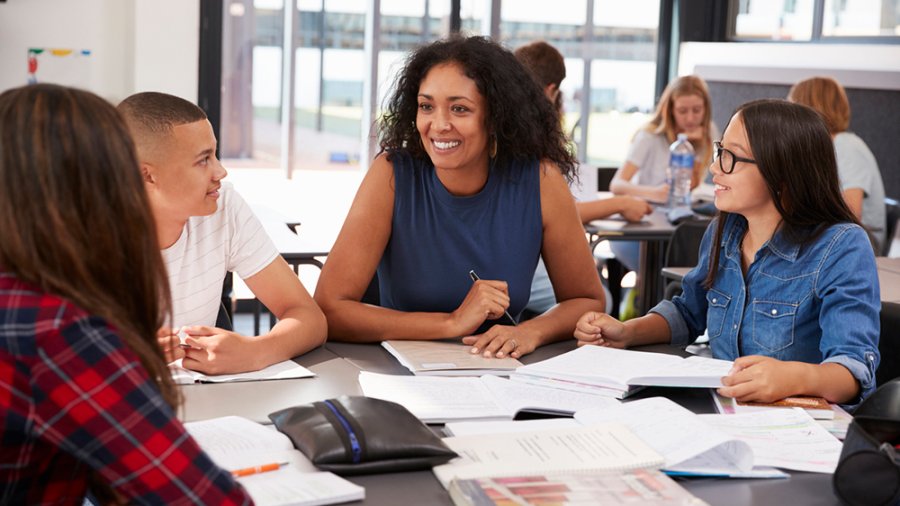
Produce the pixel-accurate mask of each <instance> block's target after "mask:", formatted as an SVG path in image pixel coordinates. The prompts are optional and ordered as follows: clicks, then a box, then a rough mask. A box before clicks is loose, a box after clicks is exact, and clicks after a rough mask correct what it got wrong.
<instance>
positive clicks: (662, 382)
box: [510, 346, 732, 398]
mask: <svg viewBox="0 0 900 506" xmlns="http://www.w3.org/2000/svg"><path fill="white" fill-rule="evenodd" d="M731 367H732V362H730V361H727V360H716V359H713V358H705V357H699V356H691V357H688V358H682V357H679V356H676V355H667V354H664V353H650V352H644V351H633V350H619V349H615V348H605V347H601V346H582V347H581V348H578V349H576V350H572V351H570V352H567V353H563V354H562V355H557V356H555V357H553V358H549V359H547V360H544V361H541V362H536V363H533V364H528V365H525V366H522V367H520V368H518V369H516V372H515V373H514V374H511V375H510V379H512V380H518V381H524V382H527V383H532V384H537V385H543V386H551V387H555V388H560V389H565V390H575V391H580V392H587V393H593V394H598V395H608V396H610V397H616V398H623V397H625V396H627V395H628V394H630V393H632V392H634V391H635V390H637V389H638V388H641V387H642V386H667V387H700V388H703V387H706V388H715V387H720V386H722V377H723V376H727V375H728V373H729V371H730V370H731Z"/></svg>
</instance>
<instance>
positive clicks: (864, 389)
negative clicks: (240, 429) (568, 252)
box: [575, 100, 881, 405]
mask: <svg viewBox="0 0 900 506" xmlns="http://www.w3.org/2000/svg"><path fill="white" fill-rule="evenodd" d="M715 155H716V157H715V160H714V161H713V163H712V164H711V165H710V172H711V173H712V175H713V183H715V186H716V207H717V208H718V209H719V211H720V213H719V217H718V218H717V219H716V220H714V221H713V223H712V224H711V225H710V227H709V229H707V231H706V234H705V236H704V238H703V242H702V244H701V246H700V260H699V262H698V263H697V267H696V268H694V269H693V270H692V271H691V272H690V273H689V274H688V275H686V276H685V278H684V280H683V287H684V293H683V294H682V295H681V296H679V297H676V298H675V299H674V300H672V301H663V302H661V303H659V304H658V305H657V306H656V307H654V308H653V309H652V310H651V311H650V314H648V315H647V316H644V317H641V318H636V319H633V320H629V321H627V322H625V323H622V322H619V321H618V320H616V319H614V318H612V317H610V316H609V315H606V314H601V313H595V312H591V313H586V314H584V315H583V316H582V317H581V319H580V320H579V321H578V324H577V326H576V330H575V337H576V338H577V339H578V340H579V343H578V344H579V345H583V344H595V345H600V346H612V347H616V348H624V347H627V346H637V345H643V344H653V343H665V342H670V343H671V344H673V345H676V346H685V345H687V344H689V343H690V342H693V341H694V340H695V339H696V338H697V336H699V335H700V334H702V333H703V331H704V330H706V331H707V333H708V335H709V339H710V348H711V349H712V353H713V356H714V357H716V358H721V359H727V360H734V368H733V369H732V370H731V372H730V374H729V375H728V376H726V377H724V378H723V379H722V384H723V385H724V386H723V387H722V388H720V389H719V393H721V394H722V395H725V396H728V397H734V398H736V399H738V400H741V401H758V402H771V401H775V400H778V399H781V398H784V397H788V396H791V395H816V396H821V397H825V398H826V399H828V400H829V401H830V402H835V403H841V404H849V405H853V404H856V403H858V402H859V401H860V400H861V399H863V398H865V396H867V395H868V394H869V393H871V391H872V390H873V389H874V388H875V369H876V368H877V367H878V361H879V355H878V336H879V332H880V329H879V319H878V312H879V310H880V308H881V302H880V298H879V288H878V274H877V272H876V268H875V258H874V256H873V253H872V247H871V245H870V244H871V243H870V242H869V238H868V236H867V235H866V232H865V231H864V230H863V228H862V227H861V226H860V225H859V222H858V221H857V219H856V218H855V217H854V215H853V213H852V212H851V211H850V209H849V208H848V207H847V205H846V204H845V203H844V200H843V198H842V197H841V190H840V184H839V181H838V175H837V167H836V162H835V155H834V148H833V146H832V143H831V137H830V136H829V134H828V130H827V128H826V127H825V124H824V123H823V121H822V120H821V118H820V117H819V116H818V115H817V114H816V113H815V112H814V111H813V110H812V109H809V108H807V107H805V106H801V105H797V104H790V103H788V102H785V101H781V100H761V101H755V102H750V103H747V104H744V105H743V106H741V107H740V108H739V109H738V111H737V112H736V113H735V114H734V116H733V117H732V118H731V121H730V122H729V125H728V127H727V128H726V130H725V135H724V136H723V138H722V141H721V142H717V143H716V152H715Z"/></svg>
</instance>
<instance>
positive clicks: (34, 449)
mask: <svg viewBox="0 0 900 506" xmlns="http://www.w3.org/2000/svg"><path fill="white" fill-rule="evenodd" d="M92 471H93V472H95V473H97V475H98V476H99V478H100V479H101V480H102V481H104V482H106V483H108V484H109V485H110V486H111V487H112V489H113V490H115V491H116V492H117V493H118V494H120V495H121V496H122V497H123V498H125V499H127V500H128V502H129V503H132V504H249V503H250V502H251V500H250V498H249V497H248V496H247V495H246V492H245V491H244V490H243V489H242V488H241V487H240V486H239V485H238V484H237V483H236V482H235V481H234V479H233V478H232V477H231V475H230V473H228V472H227V471H223V470H222V469H220V468H218V467H217V466H216V465H215V464H213V462H212V461H211V460H210V459H209V457H208V456H207V455H206V454H205V453H203V451H202V450H201V449H200V448H199V447H198V446H197V443H196V442H195V441H194V440H193V439H191V437H190V436H189V435H188V433H187V432H186V431H185V430H184V427H183V426H182V425H181V422H179V421H178V419H177V418H176V416H175V413H174V411H173V410H172V409H171V408H170V407H169V406H168V404H166V402H165V401H164V400H163V398H162V396H161V395H160V393H159V390H158V389H157V388H156V386H155V385H154V384H153V382H151V381H150V378H149V376H148V374H147V371H146V370H145V369H144V368H143V367H142V366H141V364H140V362H139V361H138V359H137V357H136V356H135V354H134V353H133V352H132V351H131V350H130V349H129V348H128V347H127V346H126V345H125V344H124V343H123V341H122V340H121V339H120V338H119V336H118V335H116V332H115V330H114V329H112V328H110V326H109V325H108V324H107V323H106V322H105V321H104V320H102V319H101V318H98V317H95V316H91V315H89V314H87V313H85V312H84V311H83V310H81V309H79V308H78V307H75V306H73V305H72V304H71V303H70V302H68V301H66V300H63V299H61V298H59V297H56V296H53V295H48V294H46V293H42V292H41V291H40V290H39V289H36V288H35V287H34V286H32V285H29V284H26V283H23V282H22V281H20V280H18V279H17V278H16V277H15V276H13V275H11V274H9V273H5V272H2V271H0V504H81V503H82V501H83V499H84V497H85V494H86V492H87V486H88V475H89V473H91V472H92Z"/></svg>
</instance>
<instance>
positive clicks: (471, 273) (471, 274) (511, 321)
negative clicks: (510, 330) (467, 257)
mask: <svg viewBox="0 0 900 506" xmlns="http://www.w3.org/2000/svg"><path fill="white" fill-rule="evenodd" d="M469 277H470V278H472V281H478V280H479V279H481V278H479V277H478V274H475V271H474V270H471V271H469ZM503 316H505V317H506V319H507V320H509V324H510V325H512V326H513V327H515V326H516V320H515V319H514V318H513V317H512V315H511V314H509V311H507V310H505V309H504V310H503Z"/></svg>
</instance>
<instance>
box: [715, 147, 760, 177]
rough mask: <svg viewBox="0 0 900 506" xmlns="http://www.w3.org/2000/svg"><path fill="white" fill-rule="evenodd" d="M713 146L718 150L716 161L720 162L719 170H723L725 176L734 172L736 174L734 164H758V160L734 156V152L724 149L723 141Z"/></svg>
mask: <svg viewBox="0 0 900 506" xmlns="http://www.w3.org/2000/svg"><path fill="white" fill-rule="evenodd" d="M713 145H714V146H715V150H716V151H715V154H716V160H718V161H719V169H721V170H722V173H724V174H731V173H732V172H734V164H736V163H737V162H744V163H752V164H756V160H751V159H749V158H742V157H740V156H738V155H736V154H734V152H733V151H731V150H729V149H726V148H723V147H722V142H721V141H715V142H713Z"/></svg>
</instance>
